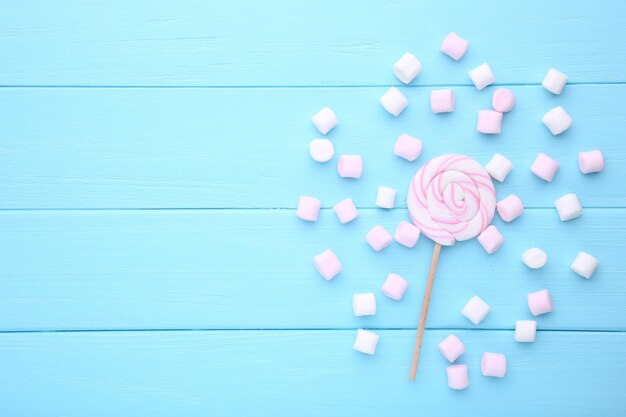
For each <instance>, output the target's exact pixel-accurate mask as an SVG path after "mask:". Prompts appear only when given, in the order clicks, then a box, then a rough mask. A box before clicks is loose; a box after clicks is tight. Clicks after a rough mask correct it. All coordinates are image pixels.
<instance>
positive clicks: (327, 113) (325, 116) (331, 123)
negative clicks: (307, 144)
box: [311, 107, 338, 135]
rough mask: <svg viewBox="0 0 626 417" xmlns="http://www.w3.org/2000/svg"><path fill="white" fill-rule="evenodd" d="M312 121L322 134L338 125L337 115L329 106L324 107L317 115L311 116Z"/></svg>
mask: <svg viewBox="0 0 626 417" xmlns="http://www.w3.org/2000/svg"><path fill="white" fill-rule="evenodd" d="M311 121H312V122H313V124H314V125H315V127H316V128H317V130H319V131H320V133H321V134H322V135H325V134H327V133H328V132H330V130H331V129H332V128H333V127H335V126H337V122H338V120H337V115H336V114H335V112H334V111H332V110H331V109H330V108H329V107H324V108H323V109H322V110H320V111H319V112H318V113H317V114H316V115H315V116H313V117H312V118H311Z"/></svg>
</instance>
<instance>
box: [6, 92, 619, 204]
mask: <svg viewBox="0 0 626 417" xmlns="http://www.w3.org/2000/svg"><path fill="white" fill-rule="evenodd" d="M513 89H514V91H515V93H516V94H517V96H518V108H516V109H515V110H514V111H513V112H511V113H510V114H507V115H506V117H505V120H504V132H503V134H502V135H499V136H496V137H491V136H488V135H481V134H479V133H477V132H476V118H477V111H478V110H479V109H485V108H489V107H490V100H491V94H490V93H491V90H490V89H488V90H487V91H486V92H485V91H483V92H477V91H475V89H473V88H469V87H467V88H457V89H456V96H457V110H456V112H455V113H452V114H448V115H434V114H432V113H431V112H430V107H429V94H430V89H426V88H412V89H408V90H405V91H407V95H408V97H409V99H410V101H411V105H410V106H409V108H408V109H407V110H406V112H405V113H404V114H402V115H401V116H400V117H399V118H397V119H396V118H393V117H392V116H390V115H389V114H387V113H386V112H385V111H384V110H383V109H382V107H381V106H380V104H379V103H378V98H379V97H380V95H382V94H383V93H384V91H385V88H354V89H344V88H330V89H302V88H297V89H21V88H17V89H1V90H0V122H1V123H2V125H3V126H4V129H3V137H2V145H1V148H0V179H1V181H0V207H2V208H163V207H165V208H196V207H215V208H228V207H236V208H258V207H266V208H267V207H269V208H274V207H289V208H293V207H294V206H295V204H296V202H297V197H298V196H299V195H302V194H309V195H314V196H317V197H319V198H321V199H322V201H323V202H324V206H325V207H330V206H332V205H333V204H334V203H335V202H337V201H339V200H340V199H343V198H345V197H348V196H351V197H353V198H354V200H355V201H356V203H357V204H358V205H359V206H360V207H372V206H373V202H374V199H375V194H376V187H377V186H378V185H381V184H382V185H387V186H392V187H396V188H397V189H398V190H399V198H398V202H399V204H400V205H403V204H404V198H405V195H406V189H407V187H408V183H409V180H410V178H411V176H412V175H413V174H414V173H415V171H416V170H417V168H418V167H419V166H420V165H421V164H422V163H423V162H424V161H427V160H428V159H430V158H432V157H434V156H437V155H439V154H442V153H451V152H452V153H463V154H467V155H470V156H473V157H475V158H477V159H478V160H479V161H480V162H482V163H487V162H488V161H489V159H490V158H491V156H492V155H493V154H494V153H495V152H500V153H503V154H504V155H506V156H507V157H509V158H510V159H511V160H512V161H513V163H514V164H515V166H516V168H515V169H514V170H513V172H512V174H511V175H510V177H509V178H507V180H506V182H505V183H503V184H497V188H498V193H499V195H500V196H501V197H504V196H506V195H508V194H509V193H515V194H518V195H519V196H520V197H521V198H522V199H523V201H524V202H525V204H526V206H527V207H552V205H553V202H554V200H556V199H557V198H558V197H560V196H561V195H563V194H565V193H569V192H577V193H578V194H579V196H580V198H581V201H582V204H583V205H584V206H585V207H605V206H610V207H615V206H617V207H626V195H625V194H624V193H623V192H622V189H623V187H621V186H620V184H621V181H622V179H623V178H625V177H626V164H621V163H619V161H624V160H626V147H625V146H624V145H623V142H622V141H620V140H618V138H620V137H621V136H622V135H623V132H624V131H626V107H625V106H624V100H623V98H624V97H625V96H626V85H620V86H597V85H594V86H568V87H567V90H566V92H565V93H563V95H562V96H558V97H557V96H553V95H551V94H549V93H547V92H546V91H544V90H543V89H542V88H540V87H524V86H519V87H514V88H513ZM355 103H360V104H359V105H355ZM598 103H602V105H599V104H598ZM326 104H328V105H330V106H332V107H333V108H334V109H335V110H336V112H337V114H338V115H339V118H340V125H339V126H338V127H337V128H336V129H335V130H333V131H332V132H331V134H330V135H329V137H330V138H331V139H332V140H333V141H334V143H335V145H336V150H337V153H338V154H340V153H358V154H361V155H362V156H363V158H364V164H365V171H364V175H363V177H362V178H361V179H360V180H357V181H354V180H348V179H341V178H339V177H338V175H337V173H336V169H335V164H336V162H335V161H336V160H335V161H332V162H330V163H328V164H318V163H315V162H313V161H312V160H311V159H310V158H309V156H308V143H309V141H310V140H311V139H313V138H314V137H316V136H319V133H318V132H317V131H316V130H315V128H314V127H313V125H312V124H311V122H310V120H309V118H310V116H311V115H312V114H314V113H315V112H316V111H317V110H319V109H320V108H321V107H322V106H324V105H326ZM556 105H563V106H564V107H565V109H566V110H567V111H568V112H569V113H570V114H571V115H572V116H573V117H574V124H573V126H572V128H571V129H570V130H569V131H568V132H566V133H564V134H563V135H561V136H559V137H556V138H555V137H553V136H552V135H551V134H550V133H549V132H548V130H547V129H546V128H545V126H543V124H542V123H541V117H542V115H543V114H544V113H545V112H546V111H547V110H548V109H550V108H552V107H553V106H556ZM403 132H408V133H410V134H412V135H414V136H417V137H420V138H422V139H423V141H424V152H423V155H422V156H421V157H420V159H419V160H418V161H417V162H416V163H408V162H407V161H404V160H402V159H400V158H398V157H396V156H394V155H393V153H392V150H393V144H394V142H395V140H396V138H397V137H398V135H400V134H401V133H403ZM595 148H600V149H601V150H602V151H603V152H604V154H605V155H606V159H607V168H606V171H605V172H603V173H601V174H596V175H582V174H581V173H580V171H579V169H578V166H577V155H578V152H579V151H583V150H591V149H595ZM540 151H541V152H545V153H547V154H549V155H551V156H552V157H554V158H556V159H557V160H558V161H560V162H561V169H560V170H559V172H558V174H557V175H556V178H555V180H554V181H553V182H552V183H546V182H544V181H543V180H540V179H538V178H537V177H535V176H534V175H533V174H532V173H531V172H530V170H529V169H528V168H529V167H530V165H531V163H532V161H533V160H534V158H535V156H536V155H537V153H538V152H540Z"/></svg>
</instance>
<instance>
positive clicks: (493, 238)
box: [477, 224, 504, 255]
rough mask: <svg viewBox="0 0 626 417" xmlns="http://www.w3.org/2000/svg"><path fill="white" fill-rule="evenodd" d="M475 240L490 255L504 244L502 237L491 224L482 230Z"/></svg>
mask: <svg viewBox="0 0 626 417" xmlns="http://www.w3.org/2000/svg"><path fill="white" fill-rule="evenodd" d="M477 239H478V242H480V244H481V245H482V247H483V248H484V249H485V250H486V251H487V253H488V254H490V255H491V254H492V253H494V252H495V251H497V250H498V249H500V247H501V246H502V244H503V243H504V237H503V236H502V234H501V233H500V231H499V230H498V229H497V228H496V226H494V225H493V224H492V225H490V226H489V227H487V228H486V229H485V230H483V231H482V233H481V234H479V235H478V237H477Z"/></svg>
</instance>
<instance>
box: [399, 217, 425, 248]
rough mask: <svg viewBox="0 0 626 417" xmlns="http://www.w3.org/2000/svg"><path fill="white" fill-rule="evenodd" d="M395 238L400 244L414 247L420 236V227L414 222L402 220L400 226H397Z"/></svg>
mask: <svg viewBox="0 0 626 417" xmlns="http://www.w3.org/2000/svg"><path fill="white" fill-rule="evenodd" d="M393 238H394V239H395V240H396V242H398V243H399V244H401V245H403V246H406V247H407V248H412V247H413V246H415V244H416V243H417V241H418V239H419V238H420V229H418V228H417V226H415V225H414V224H411V223H409V222H405V221H401V222H400V223H398V227H397V228H396V232H395V233H394V235H393Z"/></svg>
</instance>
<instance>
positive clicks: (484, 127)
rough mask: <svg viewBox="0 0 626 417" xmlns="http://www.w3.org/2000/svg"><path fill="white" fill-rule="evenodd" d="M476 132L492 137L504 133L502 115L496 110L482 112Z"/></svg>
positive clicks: (479, 115)
mask: <svg viewBox="0 0 626 417" xmlns="http://www.w3.org/2000/svg"><path fill="white" fill-rule="evenodd" d="M476 130H478V131H479V132H480V133H487V134H490V135H494V134H497V133H500V132H501V131H502V113H500V112H499V111H495V110H480V111H479V112H478V125H477V126H476Z"/></svg>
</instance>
